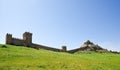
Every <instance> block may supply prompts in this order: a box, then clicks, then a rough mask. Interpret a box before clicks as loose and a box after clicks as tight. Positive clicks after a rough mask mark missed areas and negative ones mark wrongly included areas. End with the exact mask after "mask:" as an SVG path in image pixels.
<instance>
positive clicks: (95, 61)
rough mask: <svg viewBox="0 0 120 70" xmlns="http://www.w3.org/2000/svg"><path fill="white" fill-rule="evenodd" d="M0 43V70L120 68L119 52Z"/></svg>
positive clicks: (94, 69) (107, 69) (106, 69)
mask: <svg viewBox="0 0 120 70" xmlns="http://www.w3.org/2000/svg"><path fill="white" fill-rule="evenodd" d="M2 46H3V45H0V70H120V54H112V53H94V52H93V53H75V54H68V53H60V52H52V51H48V50H43V49H40V50H36V49H32V48H26V47H22V46H19V47H18V46H12V45H6V46H7V48H4V47H2Z"/></svg>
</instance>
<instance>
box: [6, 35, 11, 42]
mask: <svg viewBox="0 0 120 70" xmlns="http://www.w3.org/2000/svg"><path fill="white" fill-rule="evenodd" d="M6 44H12V34H8V33H7V34H6Z"/></svg>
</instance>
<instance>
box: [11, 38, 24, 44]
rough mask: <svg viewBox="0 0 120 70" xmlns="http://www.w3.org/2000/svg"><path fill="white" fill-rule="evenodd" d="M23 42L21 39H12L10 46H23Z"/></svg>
mask: <svg viewBox="0 0 120 70" xmlns="http://www.w3.org/2000/svg"><path fill="white" fill-rule="evenodd" d="M24 43H25V42H24V41H23V40H22V39H18V38H12V42H11V44H13V45H16V46H24V45H25V44H24Z"/></svg>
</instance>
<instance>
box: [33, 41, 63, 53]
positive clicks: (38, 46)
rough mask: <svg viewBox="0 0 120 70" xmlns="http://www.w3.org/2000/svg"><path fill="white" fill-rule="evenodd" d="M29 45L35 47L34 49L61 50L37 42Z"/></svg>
mask: <svg viewBox="0 0 120 70" xmlns="http://www.w3.org/2000/svg"><path fill="white" fill-rule="evenodd" d="M31 47H32V48H36V49H45V50H51V51H56V52H60V51H61V49H57V48H52V47H48V46H43V45H38V44H34V43H32V45H31Z"/></svg>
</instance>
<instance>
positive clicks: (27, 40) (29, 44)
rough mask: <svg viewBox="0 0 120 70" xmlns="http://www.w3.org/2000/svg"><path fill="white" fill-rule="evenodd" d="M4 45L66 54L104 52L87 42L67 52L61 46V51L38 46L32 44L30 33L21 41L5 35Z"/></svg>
mask: <svg viewBox="0 0 120 70" xmlns="http://www.w3.org/2000/svg"><path fill="white" fill-rule="evenodd" d="M6 44H10V45H16V46H26V47H30V48H35V49H45V50H51V51H56V52H68V53H75V52H78V51H86V50H87V51H96V50H105V49H103V48H101V47H100V46H98V45H95V44H93V43H92V42H90V41H89V40H88V41H86V42H84V44H83V45H82V46H81V47H80V48H76V49H72V50H67V47H66V46H62V49H58V48H52V47H48V46H44V45H39V44H35V43H32V33H30V32H25V33H24V34H23V39H19V38H14V37H12V34H6Z"/></svg>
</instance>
